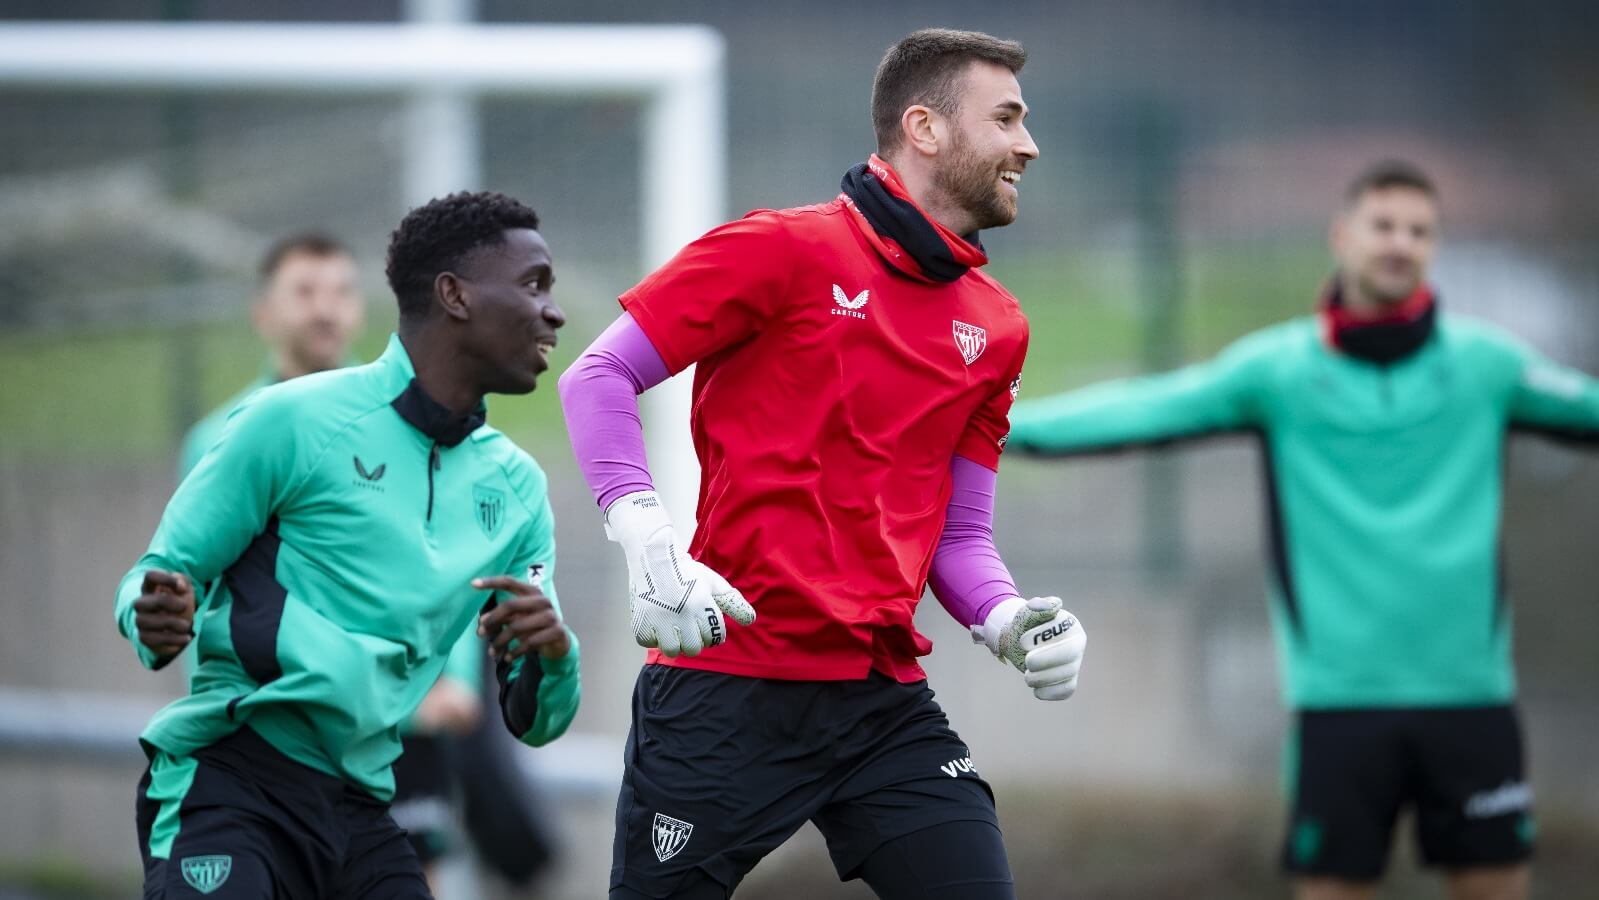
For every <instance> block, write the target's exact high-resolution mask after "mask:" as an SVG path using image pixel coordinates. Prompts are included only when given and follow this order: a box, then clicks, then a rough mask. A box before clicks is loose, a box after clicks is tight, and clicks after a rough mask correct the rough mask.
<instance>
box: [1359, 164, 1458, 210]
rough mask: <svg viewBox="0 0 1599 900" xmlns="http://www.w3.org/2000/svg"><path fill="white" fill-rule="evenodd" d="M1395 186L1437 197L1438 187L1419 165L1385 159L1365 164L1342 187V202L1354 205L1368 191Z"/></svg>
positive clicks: (1435, 198)
mask: <svg viewBox="0 0 1599 900" xmlns="http://www.w3.org/2000/svg"><path fill="white" fill-rule="evenodd" d="M1396 187H1397V188H1410V189H1412V190H1417V191H1421V192H1422V193H1423V194H1426V195H1427V196H1429V197H1431V198H1432V199H1433V200H1437V199H1438V188H1436V187H1435V186H1433V183H1432V179H1431V178H1428V177H1427V173H1426V172H1423V171H1422V170H1421V166H1418V165H1416V164H1415V163H1412V162H1407V161H1405V160H1402V159H1385V160H1382V161H1380V162H1375V163H1372V164H1371V165H1369V166H1367V167H1366V168H1365V169H1363V170H1361V173H1360V174H1359V175H1356V176H1355V180H1353V181H1351V182H1349V187H1347V188H1345V189H1344V202H1345V203H1346V204H1348V205H1350V206H1354V205H1355V203H1356V202H1358V201H1359V200H1360V198H1361V197H1364V196H1365V195H1366V194H1367V193H1368V192H1370V191H1385V190H1387V189H1389V188H1396Z"/></svg>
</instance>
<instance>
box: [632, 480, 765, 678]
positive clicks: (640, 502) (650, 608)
mask: <svg viewBox="0 0 1599 900" xmlns="http://www.w3.org/2000/svg"><path fill="white" fill-rule="evenodd" d="M605 536H606V537H608V538H610V539H611V540H613V541H615V542H617V543H618V544H621V545H622V552H623V553H626V554H627V579H628V604H629V606H630V607H631V609H632V616H633V638H634V640H636V641H638V643H639V646H641V647H658V648H659V649H660V651H661V652H662V653H664V654H666V655H667V656H677V655H678V654H679V653H681V654H683V655H685V656H698V655H699V652H700V651H701V650H704V649H705V648H706V647H714V646H716V645H717V644H720V643H722V642H724V641H726V640H727V618H726V617H730V618H732V619H733V621H735V622H737V623H739V624H740V625H748V624H750V623H752V622H754V621H755V608H754V607H752V606H750V605H749V603H748V602H746V601H745V599H744V595H743V594H740V593H739V592H738V590H737V589H736V588H734V587H733V586H732V585H730V584H728V583H727V579H726V578H723V577H722V576H721V575H718V574H717V573H715V572H713V571H711V570H710V568H709V567H707V566H705V565H702V564H701V563H699V562H697V561H695V560H694V559H692V558H690V557H689V555H688V554H687V553H685V552H684V551H683V548H681V547H679V546H678V543H677V532H676V531H675V530H674V529H673V528H672V520H671V518H670V517H668V516H667V514H666V507H664V506H662V505H661V498H660V497H658V496H656V494H655V492H654V491H637V492H634V493H631V494H625V495H623V496H621V497H618V498H617V499H616V501H615V502H613V503H612V504H611V505H610V508H608V509H606V510H605ZM724 614H725V616H726V617H724Z"/></svg>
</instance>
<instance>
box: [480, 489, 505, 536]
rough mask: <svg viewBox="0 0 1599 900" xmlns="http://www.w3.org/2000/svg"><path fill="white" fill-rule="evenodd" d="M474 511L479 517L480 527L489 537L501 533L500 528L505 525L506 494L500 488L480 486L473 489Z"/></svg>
mask: <svg viewBox="0 0 1599 900" xmlns="http://www.w3.org/2000/svg"><path fill="white" fill-rule="evenodd" d="M472 510H473V512H474V513H475V514H476V516H477V524H478V527H479V528H481V529H483V533H484V534H485V535H487V536H489V537H491V538H492V537H494V536H495V535H497V534H499V533H500V526H502V525H504V524H505V492H504V491H501V490H500V489H499V488H492V487H489V486H488V485H484V484H479V485H475V486H473V488H472Z"/></svg>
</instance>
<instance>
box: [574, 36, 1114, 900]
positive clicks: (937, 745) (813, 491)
mask: <svg viewBox="0 0 1599 900" xmlns="http://www.w3.org/2000/svg"><path fill="white" fill-rule="evenodd" d="M1025 60H1026V54H1025V52H1024V51H1023V49H1022V47H1021V45H1020V44H1017V43H1014V42H1011V41H1004V40H1000V39H998V38H994V37H991V36H989V35H986V34H980V33H976V32H963V31H948V30H943V29H929V30H924V31H919V32H916V33H914V34H911V35H910V36H908V37H906V38H905V39H903V40H902V41H900V42H899V43H898V44H896V45H895V46H894V47H892V48H890V49H889V51H888V53H887V55H886V56H885V57H884V58H883V60H882V62H881V64H880V65H879V67H878V70H877V76H876V80H875V82H874V85H873V91H872V118H873V123H874V125H875V128H876V132H877V143H878V153H877V154H875V155H873V156H872V157H871V159H870V160H869V161H867V162H865V163H862V164H860V165H857V166H855V167H854V168H852V169H851V170H850V171H849V172H848V173H846V174H845V176H844V182H843V192H842V193H841V194H840V195H839V196H838V197H837V198H835V199H833V200H831V201H829V202H826V203H822V204H818V205H816V206H809V207H804V208H799V209H789V210H782V211H774V210H759V211H756V212H753V213H751V214H749V215H748V216H746V217H745V218H743V219H741V220H739V221H736V222H732V223H730V224H727V225H724V226H721V227H719V228H716V229H714V230H712V231H711V232H710V233H708V234H707V235H705V236H704V237H702V238H700V239H699V240H697V241H695V242H694V243H692V244H690V245H689V246H688V247H687V248H685V249H684V250H683V251H682V252H680V253H679V254H678V255H677V256H676V257H675V258H674V259H672V260H671V261H670V262H668V263H667V264H666V265H665V266H663V267H662V268H661V269H659V270H658V271H656V272H655V273H654V274H652V275H650V276H649V277H648V278H646V279H645V280H644V281H643V282H642V283H640V284H639V285H638V286H637V287H635V288H633V289H632V290H630V291H628V292H627V293H626V294H624V295H623V296H622V298H621V303H622V307H623V308H624V309H625V310H626V312H625V313H624V314H623V315H622V316H621V318H619V319H618V320H617V321H616V322H615V323H614V324H613V325H612V326H611V327H610V328H609V329H608V330H607V331H606V332H605V333H604V334H603V335H601V336H600V338H599V339H597V340H596V341H595V343H594V344H593V346H591V347H590V348H589V349H588V351H587V352H586V353H585V354H584V356H583V357H582V358H580V359H579V360H578V362H577V363H575V364H574V365H573V367H572V369H570V370H569V371H568V372H567V373H566V374H565V375H563V376H562V379H561V394H562V401H563V405H564V407H565V409H566V415H567V420H568V426H569V428H568V430H569V432H570V434H571V437H572V442H573V447H574V449H575V451H576V453H577V457H578V461H579V463H580V465H581V466H582V469H583V472H584V475H585V476H586V477H587V479H588V482H589V486H590V487H591V488H592V489H593V491H594V494H595V496H596V498H597V499H598V501H599V504H600V507H601V508H602V509H604V510H605V526H606V532H607V534H608V535H609V536H610V538H611V539H612V540H614V541H616V542H617V543H619V544H620V545H621V548H622V550H623V552H624V553H625V554H626V557H627V566H628V572H629V578H630V585H631V615H632V627H633V632H634V635H635V637H636V638H637V640H638V642H639V643H640V644H641V645H643V646H645V647H651V648H654V649H653V650H652V651H651V652H650V653H649V655H648V659H647V664H646V665H645V667H644V669H643V671H642V672H641V673H640V674H639V678H638V682H637V686H636V688H635V691H634V700H633V723H632V730H631V733H630V735H629V738H628V746H627V749H626V754H625V757H626V768H625V774H624V777H623V785H622V792H621V797H620V799H619V802H618V805H617V820H616V839H615V845H614V850H613V857H612V859H613V867H612V874H611V897H612V898H613V900H619V898H642V897H653V898H658V897H681V898H711V897H715V898H722V897H727V896H728V895H729V894H731V892H732V891H733V890H734V888H735V887H736V886H737V885H738V883H739V881H740V880H741V879H742V878H743V877H744V875H745V874H746V873H748V872H749V871H750V869H751V868H753V867H754V866H755V864H756V863H757V862H759V861H760V859H761V858H762V857H763V856H765V855H766V854H767V853H769V852H770V851H771V850H772V849H774V848H775V847H777V846H778V845H780V844H782V843H783V842H784V841H786V840H787V839H788V838H789V836H790V835H792V834H793V833H794V832H795V831H797V830H798V829H799V828H800V827H801V826H802V825H804V823H805V822H806V820H810V821H813V822H815V824H816V825H817V827H818V828H819V829H820V830H821V832H822V834H823V835H824V836H825V837H826V839H827V844H828V849H829V852H830V853H831V855H832V857H833V862H834V865H835V866H836V868H837V871H838V875H839V877H840V878H843V879H846V880H847V879H852V878H862V879H864V880H865V881H866V882H867V884H868V885H870V886H871V888H872V889H873V890H874V891H875V892H876V893H877V894H878V896H880V897H883V898H917V900H934V898H946V900H956V898H960V900H990V898H1011V897H1014V896H1015V894H1014V888H1013V887H1012V884H1011V873H1010V866H1009V863H1008V861H1007V859H1006V856H1005V848H1004V845H1003V843H1002V842H1001V838H1000V832H999V827H998V822H997V818H996V815H995V810H994V801H993V795H992V793H991V791H990V790H989V787H988V785H987V783H986V782H984V781H983V780H982V779H981V778H980V777H979V776H978V774H977V769H976V767H975V766H974V765H973V762H972V759H971V753H970V751H969V750H968V748H967V745H966V744H965V743H964V742H963V741H962V740H961V739H960V737H959V736H958V735H957V734H956V733H955V732H954V730H952V729H951V728H950V726H949V722H948V720H947V719H946V718H945V715H944V713H943V711H942V710H941V709H940V708H939V706H938V704H937V703H936V702H935V701H934V698H933V692H932V691H931V690H930V689H929V688H928V685H927V680H926V679H927V676H926V674H925V673H924V672H923V671H922V668H921V666H920V665H919V664H918V663H917V658H918V657H920V656H923V655H925V654H927V653H928V652H929V651H930V650H931V649H932V645H931V643H930V642H929V641H928V640H927V639H926V638H924V637H922V636H921V635H920V634H918V633H917V632H916V630H915V627H914V625H913V624H912V616H913V614H914V612H915V610H916V605H917V601H918V600H919V599H920V598H921V595H922V591H923V589H924V587H925V586H926V585H927V584H928V583H929V582H931V584H932V585H933V588H934V592H935V593H936V594H937V595H938V598H939V600H940V601H941V602H942V603H943V604H944V606H945V608H946V609H947V610H948V611H949V613H950V615H952V616H954V617H955V618H956V620H957V621H959V622H960V623H961V624H963V625H966V626H970V627H971V629H972V631H973V634H974V637H975V639H976V640H977V641H978V642H979V643H982V644H984V645H986V647H987V648H988V650H989V651H991V652H992V653H993V654H994V655H995V656H996V657H998V658H999V659H1001V660H1004V661H1006V662H1008V663H1010V664H1012V665H1014V666H1015V667H1016V668H1017V669H1019V670H1021V671H1022V672H1023V673H1024V675H1025V681H1026V684H1027V685H1028V686H1029V687H1030V688H1032V689H1033V691H1034V693H1035V694H1037V696H1039V697H1041V698H1043V699H1046V700H1060V699H1064V698H1066V697H1068V696H1070V694H1071V693H1072V691H1073V690H1074V689H1075V686H1076V680H1077V670H1078V666H1079V664H1080V661H1081V657H1082V652H1083V646H1084V640H1085V638H1084V636H1083V630H1082V627H1081V626H1080V625H1078V623H1077V621H1076V620H1075V619H1074V618H1072V616H1071V615H1070V614H1068V613H1067V612H1065V611H1064V610H1062V609H1061V603H1060V600H1059V598H1055V597H1048V598H1034V599H1033V600H1024V599H1022V598H1021V596H1020V595H1019V594H1018V593H1017V591H1016V587H1015V585H1014V584H1013V582H1012V580H1011V577H1010V575H1009V574H1008V572H1007V571H1006V569H1005V566H1004V564H1003V563H1002V562H1001V561H1000V558H999V554H998V553H997V551H996V550H995V548H994V544H993V530H992V524H993V523H992V515H993V491H994V483H995V477H996V475H995V472H996V469H997V468H998V465H999V456H1000V451H1001V450H1002V448H1003V446H1004V443H1005V433H1006V429H1007V425H1006V414H1007V413H1008V411H1009V409H1010V406H1011V403H1012V400H1013V399H1014V397H1015V394H1016V390H1017V384H1018V379H1019V377H1020V373H1021V367H1022V359H1023V356H1024V355H1025V353H1026V350H1027V321H1026V319H1025V318H1024V317H1023V315H1022V311H1021V308H1020V307H1019V306H1018V305H1017V303H1016V300H1015V299H1014V298H1013V297H1011V295H1010V294H1009V293H1008V292H1006V291H1005V289H1004V288H1003V287H1001V286H1000V285H999V284H998V283H997V282H995V281H994V280H993V279H991V278H989V277H988V276H986V275H984V274H983V273H982V272H981V271H980V267H981V266H983V265H984V264H985V263H987V261H988V259H987V257H986V255H985V254H984V251H983V248H982V245H981V244H980V243H979V242H978V234H977V233H978V230H979V229H983V228H996V227H1000V226H1003V225H1008V224H1010V222H1011V221H1013V220H1014V219H1015V217H1016V213H1017V202H1018V189H1017V183H1018V182H1019V181H1020V180H1021V174H1022V170H1023V169H1024V168H1025V167H1026V166H1027V164H1028V163H1029V162H1031V161H1032V160H1033V159H1035V158H1036V157H1037V156H1038V148H1037V147H1036V146H1035V145H1034V144H1033V140H1032V138H1031V137H1030V136H1029V135H1028V132H1027V128H1026V127H1025V126H1024V125H1023V124H1022V120H1023V119H1024V118H1025V117H1026V115H1027V106H1026V104H1025V103H1023V101H1022V95H1021V89H1020V87H1019V85H1018V83H1017V79H1016V73H1017V72H1018V71H1019V70H1020V69H1021V68H1022V65H1023V63H1024V62H1025ZM696 363H697V364H698V367H697V370H696V374H695V381H694V401H693V402H694V413H693V421H692V426H693V433H694V444H695V449H696V451H697V453H698V456H699V462H700V467H701V481H700V501H699V508H698V522H699V527H698V530H697V531H696V532H695V535H694V540H693V543H692V544H690V545H689V546H687V547H686V548H685V547H684V546H683V544H682V543H681V541H680V539H679V538H678V536H677V534H676V533H675V531H674V530H673V527H672V523H671V520H670V519H669V518H668V516H667V513H666V510H665V509H664V508H662V505H661V502H660V500H659V498H658V497H657V496H656V493H655V490H654V484H653V481H652V480H651V476H650V472H649V471H648V469H647V468H646V464H645V456H644V443H643V435H642V433H641V430H640V421H639V414H638V402H637V399H636V395H637V394H639V393H641V392H643V391H645V390H647V389H648V388H650V387H652V386H654V385H656V384H659V383H660V382H661V381H663V380H665V379H666V378H667V377H668V375H669V374H671V373H674V372H679V371H682V370H683V369H686V368H687V367H689V366H690V365H694V364H696ZM757 615H758V616H759V618H757ZM729 619H732V620H734V621H736V622H738V623H740V625H741V627H739V628H734V629H731V630H730V629H729V622H728V620H729Z"/></svg>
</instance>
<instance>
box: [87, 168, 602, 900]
mask: <svg viewBox="0 0 1599 900" xmlns="http://www.w3.org/2000/svg"><path fill="white" fill-rule="evenodd" d="M537 228H538V218H537V216H536V215H535V214H534V213H533V211H532V210H530V209H528V208H527V207H525V206H523V205H522V204H520V203H518V202H516V201H515V200H513V199H511V198H509V197H505V196H503V195H499V194H454V195H451V196H449V197H446V198H444V199H442V200H435V201H433V202H432V203H429V204H427V205H425V206H423V207H420V208H418V209H415V210H412V211H411V213H409V214H408V215H407V216H406V217H405V219H404V220H403V221H402V222H401V223H400V226H399V228H397V229H396V231H395V232H394V235H393V237H392V239H391V242H390V246H389V258H388V276H389V283H390V286H391V287H392V288H393V290H394V293H395V295H396V297H397V298H398V301H399V306H400V324H399V334H398V335H396V336H394V337H392V338H391V339H390V341H389V345H388V349H387V350H386V351H385V352H384V354H383V355H382V356H381V357H380V358H379V359H378V360H377V361H375V362H373V363H371V364H370V365H365V366H359V367H353V368H348V369H343V370H340V371H336V372H324V373H321V374H317V375H311V376H306V377H301V378H296V379H294V380H292V381H288V382H284V383H282V384H278V385H274V386H271V387H266V388H262V389H260V390H258V391H257V392H256V393H255V394H253V395H251V396H250V397H249V398H247V399H246V400H245V401H244V402H243V403H242V404H241V405H240V406H239V407H238V409H237V410H236V411H235V412H234V413H233V414H232V415H231V416H229V417H228V419H227V422H226V424H225V425H224V426H223V430H222V433H221V435H220V436H219V438H218V439H217V441H216V443H215V444H214V445H213V446H212V447H211V448H210V449H209V450H207V451H206V452H205V454H204V455H203V456H202V457H201V459H200V461H199V463H198V464H197V465H196V466H195V468H194V470H193V471H192V472H190V473H189V475H188V477H187V478H185V479H184V480H183V482H182V483H181V484H180V485H179V487H178V490H177V492H176V493H175V494H174V495H173V498H172V500H171V502H170V503H169V505H168V507H167V510H166V512H165V513H164V514H163V516H162V519H161V523H160V526H159V527H158V529H157V531H156V534H155V537H154V538H153V540H152V541H151V545H150V548H149V550H148V551H147V552H146V553H145V555H144V556H143V557H142V558H141V559H140V560H139V562H138V563H137V564H136V565H135V566H134V568H133V569H132V570H131V571H130V572H129V573H128V575H127V576H126V577H125V578H124V579H123V581H122V584H121V586H120V587H119V588H118V592H117V601H116V619H117V625H118V627H119V629H120V630H121V631H122V633H123V634H124V635H125V636H127V637H128V638H129V639H130V640H132V642H133V644H134V647H135V650H136V651H137V652H138V656H139V659H140V661H141V662H142V663H144V664H145V665H146V666H149V667H151V668H161V667H162V666H164V665H166V664H167V663H169V662H170V661H171V660H172V659H173V658H174V657H175V656H176V655H177V653H179V652H180V651H181V650H183V649H184V648H185V647H186V646H187V645H188V644H189V643H190V642H191V640H194V641H195V642H196V643H197V650H198V669H197V671H196V673H195V675H194V677H193V678H192V679H191V684H190V693H189V695H188V696H187V697H184V698H182V699H180V700H178V701H176V702H174V703H172V704H170V705H168V706H167V707H166V708H165V709H163V710H162V711H161V712H159V713H157V714H156V716H155V718H154V719H153V720H152V721H151V723H150V725H149V726H148V727H147V728H146V729H145V731H144V734H143V735H142V737H141V741H142V743H143V745H144V747H145V749H146V753H147V755H148V756H149V758H150V766H149V769H148V771H147V772H146V774H145V777H144V779H143V781H142V782H141V784H140V789H139V793H138V803H137V810H138V830H139V838H140V850H141V854H142V855H143V858H144V862H145V896H146V897H167V896H174V897H176V896H194V895H195V894H196V893H199V894H206V895H212V894H214V895H215V896H218V897H250V898H267V897H283V896H288V897H296V898H300V897H305V898H321V897H328V898H332V897H339V898H347V897H348V898H356V897H360V898H380V897H382V898H401V897H406V898H409V897H418V898H423V897H430V896H431V895H430V893H429V890H428V887H427V884H426V882H425V881H424V879H423V875H422V870H421V867H420V865H419V864H418V861H417V857H416V854H415V852H414V851H413V850H412V849H411V847H410V845H409V844H408V843H407V842H406V840H405V836H404V833H403V832H402V831H401V830H400V829H399V827H398V826H396V825H395V823H394V821H393V819H392V818H391V817H390V816H389V813H388V805H389V800H390V799H391V797H392V795H393V793H394V781H393V776H392V772H391V765H392V763H393V762H394V759H395V757H397V756H398V755H399V752H400V746H399V741H398V740H397V736H396V733H397V726H398V725H400V724H401V723H402V722H403V721H405V720H406V719H407V718H408V717H410V716H411V715H412V714H413V713H414V712H415V711H416V710H417V708H418V706H419V705H420V704H421V703H422V700H423V697H424V695H425V694H426V693H427V692H428V690H429V688H430V687H432V686H433V684H434V682H435V681H437V679H438V678H439V676H440V674H441V673H442V672H443V670H444V667H445V663H446V658H447V656H448V654H449V653H450V651H451V649H452V648H453V647H454V646H456V644H457V641H458V638H459V637H460V636H461V635H462V634H463V633H464V632H465V631H467V630H468V628H469V627H470V626H471V624H472V623H473V622H474V621H475V622H476V623H477V625H478V630H479V632H480V633H481V634H483V635H484V636H486V637H488V638H489V639H490V640H491V648H492V650H493V651H494V653H495V654H496V656H497V657H498V659H499V663H498V666H497V673H498V675H499V680H500V683H501V690H500V706H501V712H502V717H503V719H504V722H505V724H506V726H507V727H508V728H509V729H510V730H511V731H512V733H513V734H515V735H516V736H517V737H519V738H520V739H521V740H523V741H524V742H526V743H529V744H532V745H535V746H538V745H542V744H544V743H547V742H549V741H551V740H553V739H555V738H556V737H558V736H559V735H560V734H561V733H562V732H564V731H565V729H566V727H567V725H568V724H569V723H570V722H571V719H572V716H573V715H574V714H575V712H576V709H577V703H578V696H579V688H578V674H577V662H578V660H577V644H576V639H575V638H574V637H573V636H572V635H571V634H570V632H569V631H567V629H566V628H565V626H564V625H563V624H562V622H561V618H560V610H559V606H558V605H557V603H556V601H555V598H554V586H553V584H552V583H551V581H550V578H551V576H552V574H553V565H554V553H555V547H554V523H553V521H552V516H551V513H550V508H549V503H548V500H547V497H546V495H545V479H544V474H543V472H542V471H541V470H540V469H539V468H538V466H537V464H536V463H534V462H533V460H532V459H531V458H530V457H529V456H528V455H527V454H526V453H524V452H522V451H521V450H520V449H518V448H517V447H515V446H514V445H513V444H512V443H511V442H510V441H509V440H508V439H506V438H505V437H504V436H503V435H501V434H500V433H499V432H497V431H495V430H494V429H492V428H489V427H487V426H486V425H485V423H484V406H483V397H484V395H485V394H488V393H526V392H528V391H531V390H532V389H533V388H534V386H535V384H536V383H537V378H538V375H539V374H540V373H542V372H543V371H545V370H546V369H547V368H548V366H549V362H548V355H549V352H550V351H551V350H552V349H553V347H554V346H555V342H556V338H555V332H556V330H557V329H558V328H560V327H561V326H562V325H563V324H564V322H565V318H564V316H563V314H562V313H561V311H560V309H559V307H557V306H556V305H555V303H554V301H553V300H552V298H551V296H550V287H551V284H552V283H553V280H554V272H553V269H552V263H551V259H550V253H549V247H548V245H547V244H546V243H545V241H544V239H543V237H542V236H540V234H539V233H538V231H537ZM196 585H207V586H208V588H207V590H206V591H205V595H204V597H203V598H201V599H200V600H199V602H198V603H197V598H196V596H195V586H196ZM197 606H198V614H199V615H200V616H202V621H203V627H200V628H195V617H196V615H197ZM480 613H481V617H480ZM529 657H531V658H532V660H531V661H530V660H529Z"/></svg>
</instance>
